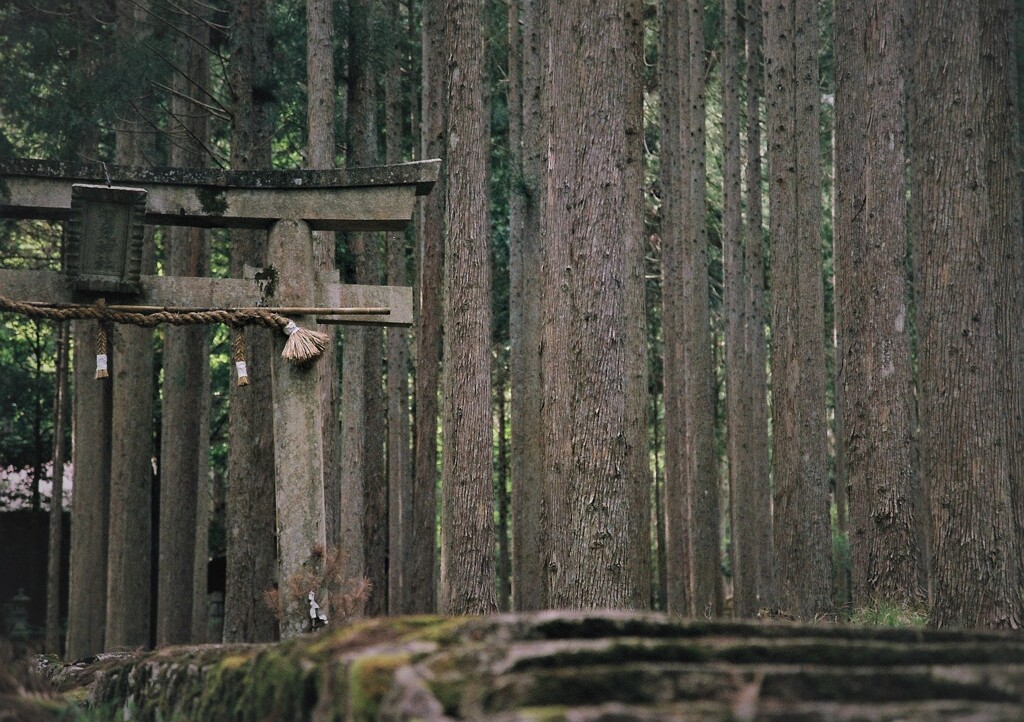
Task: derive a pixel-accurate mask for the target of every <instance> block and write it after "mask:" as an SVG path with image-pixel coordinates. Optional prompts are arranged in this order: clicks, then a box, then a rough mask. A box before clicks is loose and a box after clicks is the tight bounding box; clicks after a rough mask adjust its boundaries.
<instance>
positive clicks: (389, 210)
mask: <svg viewBox="0 0 1024 722" xmlns="http://www.w3.org/2000/svg"><path fill="white" fill-rule="evenodd" d="M439 168H440V161H438V160H427V161H419V162H414V163H404V164H399V165H391V166H380V167H375V168H354V169H343V170H315V171H314V170H267V171H222V170H206V169H170V168H164V169H143V168H129V167H123V166H114V165H105V164H101V163H64V162H57V161H41V160H25V159H16V160H5V161H0V218H3V217H6V218H21V219H42V220H51V221H65V222H70V223H71V228H69V238H70V237H74V238H75V240H74V242H73V243H72V242H69V244H68V245H69V253H68V254H67V255H68V258H67V259H66V261H67V262H66V269H65V270H66V271H67V272H66V273H57V272H52V271H20V270H5V269H0V297H2V298H4V299H8V300H10V301H13V302H17V303H34V304H42V305H46V306H48V307H51V308H56V307H60V306H73V305H75V304H83V303H84V304H92V303H93V302H94V301H96V300H97V299H98V298H103V299H104V302H105V303H116V304H118V305H119V306H120V307H123V308H125V309H127V310H131V309H132V308H138V309H142V308H147V309H149V310H153V309H154V308H158V309H167V308H175V309H190V308H191V309H221V310H231V309H252V308H257V307H262V306H265V305H266V304H267V303H268V302H270V303H273V305H274V306H275V307H276V308H275V309H272V310H275V311H277V310H283V312H288V313H289V315H288V319H289V320H291V321H294V322H295V324H298V326H300V327H302V326H304V327H307V328H308V327H310V326H312V325H315V323H316V320H317V316H318V311H319V310H320V309H323V310H324V311H325V312H326V311H327V310H328V309H332V310H333V312H334V315H333V316H332V321H333V322H336V323H359V324H374V325H393V326H409V325H411V324H412V289H411V288H409V287H393V286H365V285H364V286H355V285H343V284H341V283H340V282H339V277H338V274H337V272H334V273H332V274H330V275H329V276H328V275H324V274H318V273H317V272H316V271H315V265H314V261H313V240H312V231H317V230H327V231H339V230H340V231H388V230H401V229H403V228H405V227H406V225H407V224H408V223H409V221H410V220H411V219H412V214H413V210H414V207H415V202H416V196H418V195H425V194H427V193H429V192H430V189H431V188H432V187H433V185H434V183H435V182H436V180H437V176H438V171H439ZM115 191H117V192H115ZM143 223H144V224H151V225H168V226H170V225H174V226H193V227H202V228H257V229H258V228H265V229H267V230H268V231H269V239H268V241H269V242H268V249H267V267H268V268H273V269H274V271H275V274H274V275H275V278H276V283H275V284H274V285H275V286H276V288H275V289H274V293H273V296H272V297H270V298H267V297H266V295H267V294H266V286H265V284H262V283H261V282H260V281H259V280H257V279H256V278H255V277H254V278H244V279H242V278H198V277H174V276H147V275H141V274H139V269H138V263H137V257H138V255H139V253H140V251H139V247H138V246H139V244H140V243H141V239H140V236H141V233H140V231H139V227H140V226H141V224H143ZM97 233H98V234H99V235H111V234H113V235H117V236H118V237H117V238H116V239H111V242H109V243H105V244H104V245H103V246H102V247H101V248H99V249H97V248H96V247H94V246H93V245H92V243H93V240H94V239H93V240H90V239H89V238H86V237H92V236H96V235H97ZM80 244H81V245H80ZM112 269H113V270H112ZM254 270H261V269H254ZM254 275H258V274H254ZM342 309H350V310H351V311H352V313H351V314H346V313H344V312H343V311H342ZM280 343H283V341H281V342H280ZM318 374H319V370H318V366H317V365H316V364H305V365H303V364H299V365H295V364H290V363H288V362H285V361H282V360H281V359H280V358H279V357H278V356H277V355H276V354H275V356H274V360H273V374H272V376H273V389H272V393H273V399H274V404H273V405H274V419H273V425H274V444H275V449H274V452H275V453H274V458H275V462H274V467H275V488H276V498H277V515H278V534H279V536H278V548H279V550H280V573H281V576H280V578H281V579H285V578H288V576H289V575H290V574H291V573H292V572H293V571H295V570H297V569H298V568H299V567H300V566H301V564H302V563H303V562H304V561H305V560H306V559H307V557H308V555H309V550H310V548H311V546H312V545H313V544H316V543H320V544H323V543H324V542H325V524H324V491H323V471H322V457H323V454H322V453H321V452H322V449H321V448H320V447H321V444H322V437H321V432H320V427H321V419H320V403H319V398H318V388H317V387H318ZM282 631H283V632H285V630H284V629H282Z"/></svg>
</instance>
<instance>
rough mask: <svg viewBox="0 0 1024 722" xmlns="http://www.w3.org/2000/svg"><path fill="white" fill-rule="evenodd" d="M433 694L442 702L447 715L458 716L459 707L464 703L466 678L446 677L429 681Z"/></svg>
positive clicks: (428, 685)
mask: <svg viewBox="0 0 1024 722" xmlns="http://www.w3.org/2000/svg"><path fill="white" fill-rule="evenodd" d="M427 687H428V688H429V689H430V692H431V694H433V695H434V697H435V698H436V699H437V701H438V702H440V703H441V706H442V707H443V708H444V713H445V714H446V715H451V716H453V717H456V716H458V714H459V707H460V706H461V704H462V697H463V692H464V691H465V688H466V682H465V679H463V678H462V677H448V678H446V679H432V680H430V681H429V682H428V683H427Z"/></svg>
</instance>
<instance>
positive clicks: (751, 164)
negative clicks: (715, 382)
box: [743, 0, 776, 608]
mask: <svg viewBox="0 0 1024 722" xmlns="http://www.w3.org/2000/svg"><path fill="white" fill-rule="evenodd" d="M745 10H746V36H747V37H746V84H747V142H746V149H747V157H746V164H745V168H746V178H747V188H746V200H747V203H746V206H747V216H746V221H747V223H746V228H745V232H746V242H745V243H744V247H743V257H744V258H743V265H744V268H746V271H747V288H746V291H747V294H746V304H747V312H746V316H747V319H748V320H749V323H748V324H747V341H746V348H747V361H748V364H749V367H748V368H749V383H750V429H751V432H750V460H751V469H752V474H753V476H752V484H753V486H752V489H753V491H752V494H751V498H752V500H753V501H752V508H751V510H750V515H749V520H750V526H751V528H752V529H753V537H752V538H753V542H754V545H755V546H754V559H753V561H754V565H755V566H754V573H755V575H756V585H757V603H758V605H759V608H765V607H768V608H771V607H774V606H775V600H776V592H775V552H774V533H773V530H772V492H771V481H770V464H769V457H768V379H767V357H768V348H767V345H766V342H765V277H764V276H765V263H764V229H763V227H762V226H763V219H762V215H761V202H762V194H761V183H762V178H761V98H762V97H763V96H764V92H763V91H764V75H763V70H764V68H763V67H762V65H763V64H762V57H761V41H762V37H761V2H760V0H746V8H745Z"/></svg>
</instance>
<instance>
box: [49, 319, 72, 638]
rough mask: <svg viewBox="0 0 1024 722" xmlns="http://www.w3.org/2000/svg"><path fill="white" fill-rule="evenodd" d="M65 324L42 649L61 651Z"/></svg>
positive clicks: (60, 334) (63, 327)
mask: <svg viewBox="0 0 1024 722" xmlns="http://www.w3.org/2000/svg"><path fill="white" fill-rule="evenodd" d="M68 341H69V339H68V324H67V323H66V322H63V321H62V322H60V323H59V324H58V325H57V340H56V345H57V360H56V364H55V367H54V375H55V376H56V386H57V388H56V392H55V393H54V396H53V467H52V470H51V472H50V478H51V479H52V481H53V486H52V488H51V490H50V529H49V540H48V546H47V554H46V649H47V650H48V651H49V652H51V653H53V654H56V655H58V656H59V655H60V653H61V643H62V641H63V640H62V639H61V623H60V621H61V620H60V596H61V588H62V586H63V579H64V574H63V572H64V569H63V567H64V564H63V561H64V554H63V547H64V543H63V542H64V503H63V502H64V500H63V496H64V459H65V455H66V450H65V444H64V430H65V424H66V421H67V405H68V404H67V398H68V348H69V344H68Z"/></svg>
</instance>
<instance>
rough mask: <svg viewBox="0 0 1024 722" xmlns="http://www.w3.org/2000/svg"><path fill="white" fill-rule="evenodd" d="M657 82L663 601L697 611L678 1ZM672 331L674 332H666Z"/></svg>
mask: <svg viewBox="0 0 1024 722" xmlns="http://www.w3.org/2000/svg"><path fill="white" fill-rule="evenodd" d="M659 11H660V17H659V24H658V27H659V51H658V58H659V79H660V82H659V87H660V99H659V106H660V109H661V118H660V120H661V146H660V163H661V194H662V209H661V216H662V221H661V238H662V243H661V248H662V258H661V276H662V282H661V288H662V309H663V310H662V328H663V337H664V381H663V383H664V388H665V392H664V397H663V398H664V406H665V411H664V414H665V436H664V445H665V478H664V482H663V485H664V514H665V584H666V586H665V592H664V594H665V603H666V610H667V611H669V612H674V613H677V614H686V615H692V614H693V609H694V603H693V547H692V536H691V535H692V530H691V518H690V508H691V506H692V502H691V498H692V489H691V488H690V487H689V486H688V484H689V481H690V477H689V476H688V475H687V474H686V468H685V464H686V449H685V439H686V420H687V417H686V415H685V412H684V405H683V404H684V399H685V398H686V379H687V376H686V374H684V373H683V364H684V353H685V352H684V347H683V336H682V334H681V333H680V332H679V331H680V329H681V327H682V324H683V317H682V314H683V306H682V282H683V272H684V271H683V266H682V257H681V252H680V251H681V247H682V238H683V237H684V235H685V233H686V229H687V227H688V222H689V220H690V219H691V218H692V216H690V215H689V214H688V213H687V209H688V208H689V193H688V187H687V186H686V185H685V183H686V181H685V175H684V174H685V169H686V163H687V158H688V154H687V150H686V149H687V144H686V141H685V140H684V133H685V130H684V128H685V127H686V125H688V124H686V123H685V118H686V111H687V110H688V108H689V102H688V95H689V91H690V85H689V82H688V80H687V78H688V73H687V72H686V70H685V66H684V64H683V60H684V53H685V54H686V56H687V57H688V55H689V37H690V31H689V28H690V24H689V23H690V15H689V12H688V9H687V7H686V6H684V5H683V4H682V3H678V2H673V0H663V2H662V3H661V4H660V5H659ZM669 329H671V331H670V330H669Z"/></svg>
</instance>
